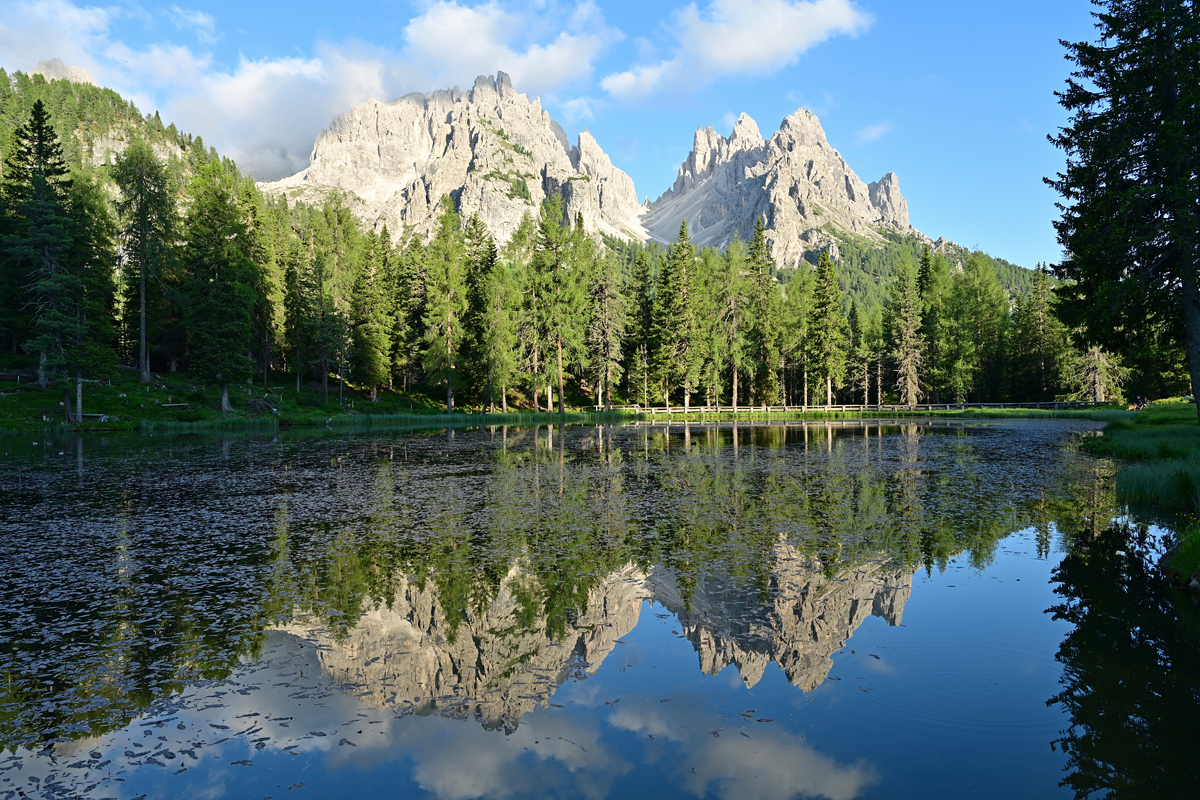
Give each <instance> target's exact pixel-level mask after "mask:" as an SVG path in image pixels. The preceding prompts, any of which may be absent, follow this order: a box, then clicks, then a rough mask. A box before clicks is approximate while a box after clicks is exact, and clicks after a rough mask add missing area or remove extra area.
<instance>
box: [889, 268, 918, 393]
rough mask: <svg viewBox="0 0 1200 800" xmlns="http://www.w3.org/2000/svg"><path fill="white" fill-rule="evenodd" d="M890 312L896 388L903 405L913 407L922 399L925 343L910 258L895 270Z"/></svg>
mask: <svg viewBox="0 0 1200 800" xmlns="http://www.w3.org/2000/svg"><path fill="white" fill-rule="evenodd" d="M887 313H888V329H889V331H890V332H891V339H892V343H891V344H892V347H891V356H892V360H893V363H894V364H895V367H896V388H897V389H898V390H899V392H900V402H901V403H903V404H904V405H906V406H913V405H916V404H917V401H918V400H920V397H921V370H922V368H923V366H924V356H925V352H924V351H925V342H924V340H923V339H922V338H921V293H920V290H919V289H918V288H917V276H916V272H915V270H913V266H912V263H911V262H910V261H909V260H908V259H907V258H904V259H902V260H901V261H900V264H899V266H898V267H897V269H896V280H895V283H894V284H893V285H892V296H891V298H890V299H889V301H888V310H887Z"/></svg>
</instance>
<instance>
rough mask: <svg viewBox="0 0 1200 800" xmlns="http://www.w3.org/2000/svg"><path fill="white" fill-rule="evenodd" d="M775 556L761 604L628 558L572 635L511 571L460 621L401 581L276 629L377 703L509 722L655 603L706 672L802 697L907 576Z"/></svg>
mask: <svg viewBox="0 0 1200 800" xmlns="http://www.w3.org/2000/svg"><path fill="white" fill-rule="evenodd" d="M774 559H775V562H776V563H777V564H778V565H779V566H778V568H777V570H776V573H775V575H774V577H773V579H772V590H771V596H772V599H771V600H770V601H769V602H768V603H766V604H764V603H763V602H762V600H761V597H760V595H759V593H758V590H757V589H753V590H748V589H747V587H745V586H744V585H743V586H741V587H737V585H736V582H735V581H731V580H725V581H722V580H719V579H718V578H715V577H712V576H709V577H707V578H701V579H700V580H699V581H698V583H697V585H696V586H695V588H694V590H693V591H692V593H691V595H690V596H688V597H685V596H684V594H683V593H682V591H681V589H680V586H679V583H678V581H677V580H676V578H675V576H674V575H673V574H671V573H670V572H669V571H667V570H663V569H661V568H655V569H653V570H652V571H651V573H650V574H646V573H644V572H642V571H641V570H640V569H638V568H637V567H635V566H633V565H632V564H630V565H627V566H625V567H623V568H621V569H618V570H615V571H613V572H612V573H610V574H609V575H607V576H606V577H605V578H604V580H603V581H602V582H601V583H600V585H599V586H598V587H596V588H595V589H593V590H592V592H591V594H590V595H589V597H588V603H587V607H586V608H584V609H581V610H580V611H581V613H580V614H579V616H578V617H577V618H575V619H572V620H571V621H570V622H569V623H567V624H566V627H565V629H563V630H558V631H552V630H550V629H548V627H547V624H546V622H545V620H543V619H540V618H539V617H537V616H535V617H533V618H532V622H530V619H531V618H530V617H529V616H528V615H527V614H526V613H525V611H524V609H523V607H522V605H521V603H520V597H521V596H522V595H523V594H525V592H526V591H527V590H528V589H529V586H528V584H527V583H525V582H524V581H525V579H524V578H523V577H522V571H521V569H520V568H519V566H514V567H513V568H512V570H510V572H509V574H508V576H507V577H506V579H505V580H504V581H503V583H502V587H501V589H500V591H499V592H498V593H497V595H496V597H495V599H494V600H493V601H492V602H491V604H490V605H489V606H488V607H487V608H486V609H484V610H483V611H478V610H465V611H464V612H461V613H462V614H463V617H462V621H461V622H460V623H459V625H458V627H457V628H455V629H451V627H450V626H449V624H448V617H447V613H446V610H445V609H444V608H442V606H441V605H440V603H439V602H438V599H437V592H436V589H435V587H434V586H433V585H432V584H426V585H425V587H424V588H419V587H418V586H417V585H416V584H415V583H410V582H407V581H404V582H402V583H401V586H400V588H399V590H398V591H397V593H396V596H395V597H394V598H393V599H392V600H391V602H388V603H386V604H379V605H374V606H372V607H371V608H368V609H367V610H366V611H365V613H364V614H363V616H362V617H361V618H360V619H359V620H358V622H357V624H356V625H355V626H354V627H353V628H352V629H351V630H350V631H349V632H348V633H346V634H345V635H341V636H336V635H334V634H332V633H330V632H329V631H327V630H324V629H323V628H320V627H316V626H309V625H306V624H303V623H295V624H292V625H289V626H285V627H283V628H282V629H281V630H282V631H283V632H285V633H290V634H293V635H295V636H297V637H298V638H301V639H305V640H307V641H309V642H312V643H314V644H315V645H316V651H317V657H318V659H319V661H320V664H321V667H322V669H323V671H324V672H325V673H326V675H327V676H328V678H329V679H330V680H331V681H332V682H334V683H335V684H339V685H341V686H342V687H343V688H345V687H350V688H352V689H353V690H354V693H355V695H356V696H359V697H361V698H363V699H364V700H365V701H367V702H370V703H372V704H374V705H376V706H378V707H381V708H389V707H395V706H405V707H408V708H411V710H412V711H413V712H415V713H418V714H431V713H437V714H443V715H449V716H470V717H473V718H474V719H476V720H477V721H479V722H480V723H482V724H483V725H484V726H485V727H486V728H488V729H491V730H495V729H500V728H503V729H506V730H512V729H515V728H516V727H517V725H518V724H519V722H520V718H521V717H522V716H523V715H524V714H526V713H528V712H530V711H532V710H534V709H535V708H538V707H541V706H544V705H545V704H546V703H548V702H549V701H550V698H551V697H552V696H553V694H554V692H555V691H556V690H557V689H558V687H559V686H560V685H561V684H563V683H564V682H565V681H567V680H568V679H569V678H572V677H586V676H587V675H590V674H593V673H595V671H596V669H598V668H599V666H600V664H601V662H603V660H604V659H605V658H606V657H607V656H608V654H609V653H611V652H612V650H613V648H614V647H615V646H616V644H617V640H618V639H620V638H622V637H624V636H626V635H627V634H628V633H629V632H630V631H632V630H633V629H634V627H635V626H636V625H637V623H638V618H639V616H640V613H641V608H642V604H643V603H644V602H645V601H647V600H649V601H652V602H654V603H657V604H659V605H661V606H663V607H664V608H665V609H666V610H667V611H669V612H671V613H672V614H674V615H675V616H676V617H677V618H678V620H679V624H680V625H681V626H682V630H683V632H684V633H685V635H686V636H687V638H688V640H689V641H691V643H692V646H693V647H694V648H695V649H696V652H697V654H698V656H699V660H700V667H701V669H702V670H704V671H705V672H706V673H708V674H711V675H716V674H717V673H719V672H720V671H721V670H723V669H724V668H725V667H727V666H729V665H731V664H732V665H735V666H736V667H737V669H738V672H739V674H740V675H741V677H742V680H743V681H744V682H745V683H746V685H747V686H754V685H755V684H756V683H758V681H759V680H760V679H761V678H762V676H763V673H764V671H765V670H766V667H767V665H768V664H770V663H772V662H773V663H776V664H778V665H779V666H780V668H782V669H783V670H784V673H785V674H786V675H787V678H788V680H789V681H791V683H792V684H793V685H795V686H796V687H798V688H799V689H801V690H803V691H806V692H807V691H810V690H812V689H815V688H816V687H817V686H819V685H820V684H821V683H822V682H823V681H824V680H825V678H826V677H827V676H828V674H829V670H830V669H831V668H832V666H833V660H832V655H833V654H834V653H835V652H837V651H838V650H840V649H841V648H842V647H843V645H845V643H846V640H847V639H849V638H850V637H851V636H852V635H853V633H854V631H855V630H856V629H857V628H858V627H859V626H860V625H861V624H862V623H863V622H864V621H865V620H866V619H867V617H869V616H871V615H875V616H878V617H882V618H883V619H885V620H886V621H887V622H888V624H889V625H898V624H900V619H901V614H902V612H903V609H904V603H905V602H906V601H907V600H908V596H909V593H910V592H911V589H912V571H911V570H898V569H894V568H888V567H886V566H881V565H879V564H873V563H870V564H864V565H859V566H855V567H852V568H850V569H848V570H846V571H843V572H842V573H840V574H838V575H837V576H836V577H833V578H831V577H829V576H827V575H826V574H825V572H824V571H823V570H822V567H821V564H820V563H819V562H818V561H816V560H813V559H809V558H807V557H804V556H801V555H799V554H798V553H796V552H795V550H794V549H793V548H791V547H790V546H789V545H786V544H780V545H778V546H777V547H776V548H775V553H774ZM522 620H525V622H522Z"/></svg>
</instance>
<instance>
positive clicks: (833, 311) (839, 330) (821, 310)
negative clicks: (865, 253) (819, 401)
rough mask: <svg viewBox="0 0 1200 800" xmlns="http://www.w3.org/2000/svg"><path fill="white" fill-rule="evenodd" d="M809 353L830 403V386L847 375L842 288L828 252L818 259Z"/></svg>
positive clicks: (826, 399)
mask: <svg viewBox="0 0 1200 800" xmlns="http://www.w3.org/2000/svg"><path fill="white" fill-rule="evenodd" d="M812 320H813V321H812V339H811V342H812V344H811V356H810V363H811V364H812V371H813V375H814V376H815V377H816V378H817V379H818V380H820V381H822V382H823V383H824V384H825V404H826V405H833V387H834V386H835V385H840V384H841V382H842V380H843V378H844V377H845V375H846V344H847V342H846V333H847V332H846V317H845V315H844V314H843V313H842V291H841V289H840V288H839V286H838V280H837V273H836V272H835V271H834V268H833V259H831V258H830V257H829V253H828V252H823V253H821V255H820V257H819V258H818V259H817V275H816V283H815V286H814V287H813V317H812Z"/></svg>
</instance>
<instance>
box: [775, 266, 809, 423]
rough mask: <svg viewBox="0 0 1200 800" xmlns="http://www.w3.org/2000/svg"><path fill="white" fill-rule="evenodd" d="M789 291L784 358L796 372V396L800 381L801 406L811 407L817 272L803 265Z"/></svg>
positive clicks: (799, 268) (790, 284) (793, 375)
mask: <svg viewBox="0 0 1200 800" xmlns="http://www.w3.org/2000/svg"><path fill="white" fill-rule="evenodd" d="M786 291H787V297H786V300H785V302H784V309H783V320H784V324H783V347H782V350H783V357H784V358H785V359H786V360H787V363H788V364H789V365H790V367H791V371H792V373H793V374H792V392H793V395H794V394H795V391H796V389H795V382H796V380H797V379H798V380H799V382H800V396H801V403H802V405H804V406H807V405H808V399H809V398H808V360H809V356H810V354H811V338H812V304H813V273H812V270H811V269H810V268H809V265H808V263H807V262H805V261H801V262H800V266H799V267H798V268H797V270H796V274H795V276H793V278H792V280H791V282H790V283H788V285H787V290H786ZM797 373H798V375H797Z"/></svg>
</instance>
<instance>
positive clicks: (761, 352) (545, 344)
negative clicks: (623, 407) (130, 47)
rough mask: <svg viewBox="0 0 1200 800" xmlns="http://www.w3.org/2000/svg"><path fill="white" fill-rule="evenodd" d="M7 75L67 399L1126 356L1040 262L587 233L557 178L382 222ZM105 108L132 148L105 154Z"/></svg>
mask: <svg viewBox="0 0 1200 800" xmlns="http://www.w3.org/2000/svg"><path fill="white" fill-rule="evenodd" d="M0 84H3V85H2V86H0V92H3V97H4V109H5V112H4V113H5V117H4V120H5V122H4V125H5V126H6V127H5V128H4V131H5V133H4V136H5V137H6V138H5V142H6V144H5V162H4V171H3V177H2V181H0V200H2V203H3V205H2V207H0V211H2V214H0V341H2V342H3V350H4V351H5V352H6V353H7V354H8V355H6V356H4V358H6V359H7V360H8V363H9V364H10V365H11V366H13V367H15V368H17V369H24V370H29V371H30V372H33V373H35V374H36V378H37V382H38V383H39V384H40V385H41V386H43V387H50V386H54V385H61V386H64V387H65V386H68V385H69V386H71V387H73V388H74V389H75V406H76V413H78V412H79V410H80V406H81V405H82V389H83V384H84V382H85V380H89V379H90V380H105V379H107V378H108V377H110V376H112V375H113V374H114V373H115V372H116V370H117V369H119V368H120V366H124V367H126V368H129V369H133V370H136V371H137V372H138V373H139V374H140V375H141V378H142V380H143V382H145V383H149V382H150V381H151V376H152V373H160V374H161V373H172V372H177V371H178V372H185V373H186V375H187V380H188V381H189V382H190V383H191V384H193V385H202V386H203V385H208V386H216V387H221V388H222V390H223V391H222V401H221V406H222V409H223V410H225V411H227V412H233V411H236V410H239V409H237V408H236V407H235V406H234V405H233V402H232V400H231V397H230V393H229V387H230V386H231V385H239V384H240V385H243V386H245V385H246V384H247V383H250V382H257V383H259V384H260V385H262V386H264V387H265V386H268V385H270V384H272V383H274V384H278V383H281V382H282V383H285V385H286V384H290V385H292V386H294V391H295V392H296V393H297V395H299V396H302V397H304V398H307V402H310V403H315V404H317V405H326V404H340V402H341V401H342V400H343V399H345V397H346V394H345V393H346V392H351V393H354V395H355V396H357V397H359V398H363V397H370V398H371V399H377V398H379V397H380V395H381V393H384V394H387V393H392V394H390V395H388V396H394V395H395V394H396V393H404V394H405V395H407V396H408V397H409V398H411V397H412V395H413V394H414V393H419V394H426V395H430V396H436V397H439V398H444V403H445V406H446V407H447V408H450V409H453V408H454V407H455V406H456V405H462V404H464V403H466V404H468V405H474V406H477V407H479V406H487V407H495V408H504V409H507V408H508V407H509V406H511V405H515V406H516V407H534V408H543V409H547V410H549V409H550V408H552V407H555V406H557V407H558V408H560V409H561V408H563V407H564V405H566V404H568V403H569V404H591V403H595V404H601V405H608V404H609V403H615V402H622V401H624V402H632V403H639V404H643V405H644V404H649V403H662V402H671V403H682V404H685V405H687V404H702V403H703V404H708V403H714V402H718V401H719V402H721V403H731V402H733V403H740V404H748V403H753V404H757V405H761V404H765V403H770V404H774V403H778V402H780V401H786V402H789V403H792V404H801V403H808V404H820V403H825V402H838V401H842V402H862V401H864V400H869V401H870V402H877V401H879V400H880V399H883V400H885V401H886V400H899V401H901V402H906V403H913V402H916V401H917V400H919V399H924V398H930V399H934V400H938V401H948V400H957V399H968V398H969V399H972V400H994V401H1000V400H1009V399H1019V400H1042V399H1051V398H1054V397H1056V396H1067V395H1070V396H1086V397H1091V398H1100V399H1108V398H1111V397H1112V396H1114V394H1115V393H1116V392H1117V391H1118V389H1117V387H1118V386H1119V385H1120V384H1121V382H1122V379H1123V378H1125V377H1127V375H1128V371H1127V369H1126V368H1125V367H1123V366H1122V365H1121V364H1120V363H1118V362H1117V361H1115V360H1114V359H1113V358H1112V357H1111V356H1109V355H1108V354H1106V353H1105V352H1104V351H1101V350H1099V349H1098V348H1090V349H1083V350H1078V349H1076V348H1075V347H1073V346H1072V344H1071V342H1070V339H1069V337H1068V335H1067V334H1068V332H1067V331H1066V329H1065V328H1064V327H1063V326H1062V325H1061V323H1059V322H1058V320H1057V318H1056V317H1055V315H1054V313H1053V308H1054V304H1055V299H1054V295H1053V291H1052V282H1051V279H1050V278H1049V276H1048V275H1047V274H1046V273H1045V272H1039V273H1036V274H1034V273H1024V271H1020V270H1017V269H1016V268H1014V267H1012V265H1009V264H1007V263H1006V262H999V261H997V260H995V259H992V258H990V257H988V256H986V255H984V254H982V253H960V254H958V255H957V256H955V254H954V253H951V256H953V257H956V258H961V263H960V262H958V261H955V262H951V260H950V259H948V258H947V257H946V256H945V255H943V254H942V253H941V252H931V251H929V250H927V249H925V248H920V249H919V250H918V249H916V248H914V246H913V242H912V241H910V240H897V241H894V242H891V243H890V244H888V245H886V246H884V247H882V248H876V249H872V248H870V247H867V246H866V245H860V244H856V243H853V242H848V243H846V245H845V248H844V249H843V250H842V252H841V253H840V259H841V264H840V265H836V264H835V263H834V261H833V259H831V258H830V257H829V255H828V254H822V255H821V257H820V258H819V259H817V263H816V264H815V265H813V267H812V269H807V268H801V269H793V270H785V271H783V272H782V273H781V274H779V273H777V270H776V268H775V265H774V262H773V260H772V259H771V256H770V254H769V252H768V250H767V245H766V242H765V239H764V236H763V231H762V227H761V221H760V224H759V228H758V230H757V231H756V232H755V235H754V237H753V239H752V241H750V242H748V243H740V242H734V243H733V244H731V245H730V246H729V247H728V248H726V249H725V250H724V251H723V252H718V251H715V250H712V249H707V248H706V249H702V250H698V249H697V248H695V247H694V246H693V245H692V243H691V240H690V237H689V235H688V230H687V225H686V222H685V223H684V224H683V225H682V226H681V229H680V231H679V236H678V238H677V240H676V241H675V242H674V243H673V244H671V245H670V246H668V247H663V246H659V245H650V246H642V245H638V244H631V243H628V242H620V241H616V240H605V241H600V240H597V239H595V238H593V237H591V236H589V235H588V234H587V233H586V232H585V226H584V225H583V224H582V222H583V221H582V220H580V219H578V218H576V219H568V218H566V217H567V215H566V214H565V212H564V210H563V208H564V206H563V204H562V202H561V198H559V197H558V196H557V195H554V196H551V197H550V198H548V200H547V202H546V203H545V204H544V205H543V207H541V208H540V209H536V210H534V211H531V213H530V214H528V215H527V216H526V218H525V219H524V220H523V221H522V222H521V224H520V226H519V227H518V229H517V231H516V233H515V234H514V235H513V236H512V238H511V239H510V240H509V241H508V242H496V241H494V240H493V238H492V236H491V234H490V232H489V231H488V230H487V229H486V228H485V226H483V224H482V223H481V222H479V220H478V219H474V218H472V219H466V220H464V219H461V218H460V217H459V215H458V213H457V211H456V209H455V206H454V204H453V202H452V201H451V200H450V199H449V198H448V197H445V198H442V200H441V205H440V208H439V214H438V219H437V225H436V228H435V231H434V234H433V236H432V238H431V239H430V240H429V241H427V242H426V241H421V240H420V239H418V238H417V237H415V236H412V235H410V234H408V233H407V232H400V234H401V235H399V236H397V237H393V236H392V233H391V232H390V231H388V230H387V229H386V228H385V229H383V230H381V231H379V232H378V233H376V232H375V231H373V230H364V229H362V228H361V227H360V225H359V223H358V222H357V221H356V220H355V218H354V217H353V215H352V214H351V213H350V211H349V210H348V209H347V208H346V206H345V205H344V204H343V203H342V201H341V200H340V199H339V198H338V197H337V196H332V195H331V196H330V197H329V198H328V199H327V200H325V201H324V202H323V204H322V205H321V206H319V207H314V206H306V205H303V204H299V203H298V204H295V205H293V206H291V207H289V206H288V205H287V204H286V202H285V201H283V200H281V199H271V198H268V197H265V196H263V195H262V193H261V192H259V190H258V189H257V187H256V185H255V183H254V182H253V181H252V180H250V179H248V178H246V177H244V176H242V175H241V174H240V173H239V172H238V170H237V168H236V166H235V165H234V164H233V163H232V162H230V161H228V160H224V159H220V158H218V157H217V155H216V153H215V152H213V151H211V150H207V151H206V150H205V149H204V148H203V146H202V143H201V140H200V139H199V137H196V138H194V139H193V138H192V137H190V136H187V135H185V134H180V133H178V132H177V131H175V130H174V129H173V128H172V127H169V126H168V127H165V128H164V127H163V126H162V125H161V123H160V122H159V121H158V120H157V117H156V116H155V117H149V118H147V117H143V116H141V115H140V114H139V112H138V111H137V109H135V108H133V107H132V106H131V105H129V104H127V103H125V102H124V101H122V100H121V99H120V98H119V97H118V96H117V95H115V94H114V93H112V92H109V91H107V90H102V89H97V88H95V87H91V86H86V85H80V84H70V83H67V82H66V81H53V82H50V83H47V82H45V81H43V80H41V79H40V78H38V77H36V76H35V77H34V78H29V77H27V76H23V75H21V74H20V73H18V74H17V75H15V76H13V77H11V78H9V77H7V76H5V81H0ZM31 98H32V99H31ZM55 108H57V109H59V113H61V114H62V115H63V116H64V117H65V119H58V118H56V115H55V111H54V109H55ZM23 109H27V111H23ZM22 114H24V116H22ZM105 126H108V127H105ZM114 128H120V130H121V131H122V132H123V133H122V134H121V135H122V137H124V140H125V141H126V142H128V146H124V145H123V149H122V150H120V152H119V154H117V155H116V156H115V157H114V158H112V159H111V161H109V160H105V161H103V162H100V163H93V161H94V159H91V157H90V156H89V155H88V154H89V153H90V152H92V151H91V150H89V148H90V147H92V146H93V145H94V143H96V142H99V141H102V140H104V141H112V140H114V139H116V138H118V137H116V136H114V135H113V133H112V131H113V130H114ZM89 159H91V160H89ZM889 264H890V265H893V266H892V270H891V271H892V274H893V277H892V278H891V280H882V279H881V278H882V275H883V273H884V272H885V271H888V265H889ZM1026 274H1028V275H1029V276H1031V277H1030V278H1029V279H1026V278H1025V277H1024V275H1026ZM863 276H871V277H863ZM1006 284H1007V285H1006ZM1026 287H1027V288H1026ZM1022 290H1024V291H1022ZM1152 366H1153V368H1154V369H1156V370H1157V372H1156V373H1154V375H1156V376H1157V378H1156V379H1157V380H1159V382H1160V383H1161V384H1163V385H1166V384H1167V383H1168V382H1169V381H1170V380H1173V377H1172V376H1173V375H1175V374H1176V373H1177V372H1178V367H1177V365H1175V364H1172V363H1171V362H1170V356H1169V355H1168V356H1167V357H1166V358H1165V359H1164V358H1161V357H1160V358H1159V359H1158V361H1157V362H1155V364H1153V365H1152ZM1147 374H1150V370H1147ZM276 390H278V387H276ZM235 395H236V393H235Z"/></svg>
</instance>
